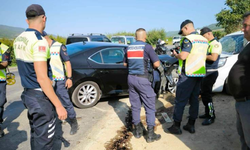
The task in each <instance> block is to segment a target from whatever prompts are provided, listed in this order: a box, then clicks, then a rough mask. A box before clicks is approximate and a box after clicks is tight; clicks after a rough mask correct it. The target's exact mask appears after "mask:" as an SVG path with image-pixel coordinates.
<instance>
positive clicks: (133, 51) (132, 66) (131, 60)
mask: <svg viewBox="0 0 250 150" xmlns="http://www.w3.org/2000/svg"><path fill="white" fill-rule="evenodd" d="M145 45H146V44H145V43H144V42H135V43H133V44H131V45H129V46H128V49H127V58H128V71H129V74H137V75H144V74H145V64H144V63H145V61H144V49H145Z"/></svg>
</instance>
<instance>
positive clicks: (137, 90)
mask: <svg viewBox="0 0 250 150" xmlns="http://www.w3.org/2000/svg"><path fill="white" fill-rule="evenodd" d="M135 35H136V42H134V43H132V44H131V45H129V46H128V48H127V49H126V51H125V56H124V66H127V67H128V71H129V75H128V86H129V100H130V103H131V109H132V119H133V120H132V122H133V124H134V126H135V131H134V136H135V137H136V138H140V137H141V136H142V134H143V125H142V123H141V120H140V112H141V105H142V103H143V104H144V107H145V110H146V117H147V130H148V134H147V138H146V141H147V142H148V143H149V142H154V141H157V140H159V139H160V138H161V135H159V134H155V133H154V126H155V96H156V94H155V92H154V90H153V88H152V87H151V83H150V81H149V79H148V78H149V76H152V71H151V72H150V74H149V68H150V67H151V66H153V67H154V68H158V67H160V61H159V58H158V56H157V55H156V53H155V51H154V49H153V48H152V46H151V45H149V44H147V43H145V41H146V38H147V35H146V30H145V29H143V28H139V29H137V30H136V33H135ZM160 70H163V68H161V69H160Z"/></svg>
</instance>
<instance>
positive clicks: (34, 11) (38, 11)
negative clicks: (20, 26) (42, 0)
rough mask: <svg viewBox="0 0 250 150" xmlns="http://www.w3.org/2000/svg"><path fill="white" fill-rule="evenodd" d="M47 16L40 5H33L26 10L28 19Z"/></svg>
mask: <svg viewBox="0 0 250 150" xmlns="http://www.w3.org/2000/svg"><path fill="white" fill-rule="evenodd" d="M40 15H45V11H44V10H43V7H42V6H41V5H38V4H32V5H30V6H29V7H28V8H27V9H26V17H27V18H34V17H36V16H40Z"/></svg>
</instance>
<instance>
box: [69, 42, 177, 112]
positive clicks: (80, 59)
mask: <svg viewBox="0 0 250 150" xmlns="http://www.w3.org/2000/svg"><path fill="white" fill-rule="evenodd" d="M126 47H127V45H121V44H115V43H105V42H78V43H72V44H69V45H67V49H68V54H69V56H70V61H71V64H72V77H73V87H72V88H70V90H69V94H70V97H71V100H72V102H73V103H74V104H75V105H76V106H77V107H79V108H88V107H92V106H94V105H95V104H96V103H97V102H98V100H99V99H100V98H101V97H104V96H107V95H123V94H128V85H127V76H128V70H127V68H126V67H124V66H123V57H124V49H125V48H126ZM159 58H160V60H161V63H162V64H163V66H164V68H165V75H166V76H167V79H168V80H169V79H171V78H172V77H173V79H172V80H173V82H174V84H170V82H167V89H166V90H168V91H170V92H171V93H174V92H175V89H176V83H177V82H178V75H177V73H176V67H175V66H176V63H177V62H178V61H177V59H175V58H172V57H170V56H167V55H164V56H159ZM170 75H171V77H170ZM155 83H156V84H155V87H154V90H155V92H156V93H158V91H159V88H160V84H159V81H157V82H155Z"/></svg>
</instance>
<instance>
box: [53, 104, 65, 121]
mask: <svg viewBox="0 0 250 150" xmlns="http://www.w3.org/2000/svg"><path fill="white" fill-rule="evenodd" d="M56 113H57V115H58V119H60V120H65V119H67V115H68V114H67V111H66V110H65V108H64V107H63V106H60V107H56Z"/></svg>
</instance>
